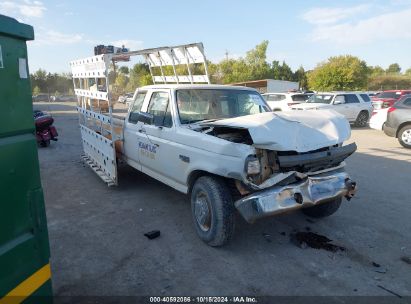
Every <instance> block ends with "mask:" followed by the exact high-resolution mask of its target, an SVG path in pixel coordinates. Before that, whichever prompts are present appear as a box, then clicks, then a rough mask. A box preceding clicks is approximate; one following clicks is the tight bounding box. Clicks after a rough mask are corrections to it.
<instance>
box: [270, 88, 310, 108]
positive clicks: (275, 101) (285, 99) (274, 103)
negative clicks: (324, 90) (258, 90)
mask: <svg viewBox="0 0 411 304" xmlns="http://www.w3.org/2000/svg"><path fill="white" fill-rule="evenodd" d="M311 95H312V94H311V93H297V92H293V93H266V94H263V95H262V96H263V98H264V99H265V100H266V101H267V103H268V105H269V106H270V108H271V110H272V111H289V110H290V106H292V105H296V104H299V103H302V102H305V101H307V100H308V98H310V96H311Z"/></svg>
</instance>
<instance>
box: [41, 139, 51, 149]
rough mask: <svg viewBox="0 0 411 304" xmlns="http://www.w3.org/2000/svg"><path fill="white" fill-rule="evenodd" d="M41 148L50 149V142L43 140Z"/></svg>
mask: <svg viewBox="0 0 411 304" xmlns="http://www.w3.org/2000/svg"><path fill="white" fill-rule="evenodd" d="M40 146H42V147H44V148H45V147H48V146H50V140H43V141H42V142H41V143H40Z"/></svg>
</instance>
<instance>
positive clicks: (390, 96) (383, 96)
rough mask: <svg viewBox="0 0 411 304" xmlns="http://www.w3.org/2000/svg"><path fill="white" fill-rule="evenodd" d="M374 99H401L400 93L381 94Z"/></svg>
mask: <svg viewBox="0 0 411 304" xmlns="http://www.w3.org/2000/svg"><path fill="white" fill-rule="evenodd" d="M375 97H377V98H394V99H398V98H400V97H401V93H400V92H382V93H380V94H378V95H377V96H375Z"/></svg>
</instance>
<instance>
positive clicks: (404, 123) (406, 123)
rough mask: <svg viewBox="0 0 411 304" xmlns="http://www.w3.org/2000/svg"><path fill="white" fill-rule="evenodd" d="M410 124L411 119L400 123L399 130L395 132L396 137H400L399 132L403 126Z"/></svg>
mask: <svg viewBox="0 0 411 304" xmlns="http://www.w3.org/2000/svg"><path fill="white" fill-rule="evenodd" d="M407 125H410V126H411V121H407V122H403V123H402V124H400V125H399V126H398V128H397V132H396V133H395V137H396V138H398V133H399V132H400V130H401V129H402V128H404V127H405V126H407Z"/></svg>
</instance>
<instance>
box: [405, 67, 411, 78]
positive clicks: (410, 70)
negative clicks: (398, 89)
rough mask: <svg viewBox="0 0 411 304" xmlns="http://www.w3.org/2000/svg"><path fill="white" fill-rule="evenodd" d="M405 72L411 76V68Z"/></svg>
mask: <svg viewBox="0 0 411 304" xmlns="http://www.w3.org/2000/svg"><path fill="white" fill-rule="evenodd" d="M404 74H405V75H406V76H410V77H411V68H409V69H407V70H406V71H405V73H404Z"/></svg>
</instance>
